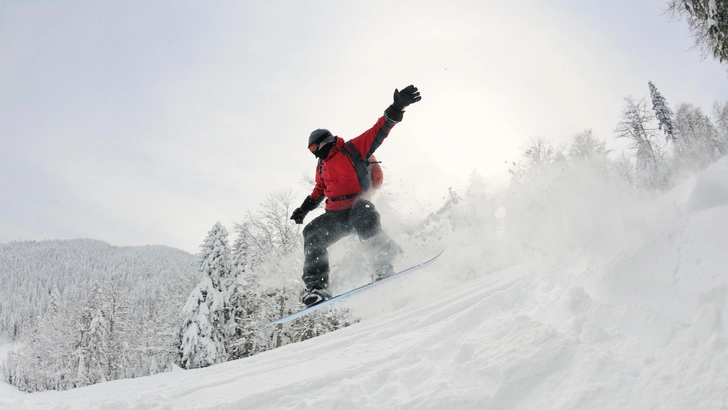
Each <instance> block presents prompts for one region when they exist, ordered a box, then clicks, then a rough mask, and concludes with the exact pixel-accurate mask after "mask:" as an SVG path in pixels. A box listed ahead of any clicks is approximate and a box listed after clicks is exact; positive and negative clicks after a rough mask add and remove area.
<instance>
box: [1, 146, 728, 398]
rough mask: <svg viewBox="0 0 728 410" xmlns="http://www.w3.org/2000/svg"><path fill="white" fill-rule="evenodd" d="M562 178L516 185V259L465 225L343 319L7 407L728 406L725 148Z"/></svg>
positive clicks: (7, 391)
mask: <svg viewBox="0 0 728 410" xmlns="http://www.w3.org/2000/svg"><path fill="white" fill-rule="evenodd" d="M591 182H594V181H593V180H592V181H591ZM569 187H570V189H571V191H569V192H570V193H567V192H566V191H559V185H558V184H555V185H553V186H549V187H547V188H548V189H545V188H544V190H543V191H541V192H539V193H532V194H531V193H525V194H524V193H520V195H526V196H528V199H529V201H528V202H529V203H530V205H528V206H526V202H524V201H523V198H521V199H520V200H519V203H520V204H522V205H523V207H524V209H523V210H519V209H518V207H516V206H513V207H511V208H509V210H508V211H507V212H509V214H508V215H507V217H508V218H515V217H518V218H519V220H521V221H522V225H521V228H522V229H521V232H520V233H519V235H518V238H515V239H514V238H513V237H509V236H508V235H509V233H508V232H506V233H505V234H503V235H501V236H500V238H501V239H500V240H501V241H502V243H501V244H500V245H501V246H504V247H505V248H508V249H509V251H510V252H511V254H509V255H508V257H503V259H502V260H501V261H506V260H519V262H518V263H515V264H511V266H509V267H506V268H502V269H498V270H496V271H488V270H487V269H485V268H483V267H485V266H496V265H498V263H496V262H492V261H491V262H489V261H484V259H486V257H488V258H494V257H496V256H493V255H492V254H486V253H483V252H484V251H483V252H480V251H479V249H480V248H479V246H482V244H481V243H480V242H479V241H477V240H475V239H474V238H472V237H468V236H462V235H461V236H460V237H459V238H457V239H459V240H458V241H455V240H450V242H451V244H452V246H450V247H448V250H447V252H446V254H445V255H443V257H442V258H441V260H440V261H438V262H437V264H435V265H433V266H432V267H430V268H428V269H427V270H425V271H421V272H418V273H416V274H413V275H411V276H409V277H407V278H406V279H401V280H394V281H392V282H390V283H388V284H383V285H382V286H380V287H379V288H378V289H377V290H373V291H372V292H368V293H365V294H362V295H361V296H358V297H356V298H352V300H351V307H352V309H353V310H354V312H357V313H358V314H359V315H360V316H361V317H362V318H363V319H362V321H361V322H360V323H357V324H355V325H353V326H351V327H348V328H345V329H341V330H339V331H336V332H333V333H329V334H326V335H324V336H321V337H318V338H315V339H311V340H308V341H306V342H303V343H299V344H294V345H288V346H284V347H282V348H279V349H276V350H273V351H269V352H266V353H263V354H260V355H257V356H254V357H251V358H248V359H244V360H238V361H233V362H228V363H224V364H221V365H216V366H212V367H209V368H205V369H199V370H189V371H177V372H171V373H164V374H159V375H155V376H151V377H144V378H138V379H133V380H121V381H115V382H109V383H102V384H98V385H94V386H89V387H85V388H80V389H74V390H71V391H64V392H43V393H37V394H23V393H19V392H17V391H16V390H14V389H12V388H10V387H8V386H7V385H0V407H2V408H3V409H138V410H142V409H292V408H293V409H316V410H320V409H350V408H365V409H369V408H371V409H386V408H408V409H409V408H411V409H603V408H614V409H647V408H659V409H723V408H728V388H726V386H728V339H727V338H726V336H727V334H726V330H727V326H728V321H727V320H726V318H728V269H727V267H728V252H726V244H728V159H727V158H724V159H723V160H721V161H720V162H718V163H716V164H714V165H712V166H711V167H710V168H708V169H707V170H705V171H703V172H701V173H700V174H699V175H697V176H696V177H693V178H692V179H690V180H689V181H686V182H684V183H683V184H681V185H680V186H678V187H677V188H675V189H673V190H672V191H670V192H668V193H667V194H665V195H663V196H661V197H660V198H658V199H657V200H653V201H649V202H641V201H633V202H629V203H628V202H623V201H621V200H622V199H623V198H626V197H627V196H619V194H617V193H616V191H615V192H612V191H604V190H603V189H601V188H603V187H599V188H600V189H596V188H594V186H593V185H590V184H589V183H585V184H582V185H579V184H578V178H572V180H570V181H569ZM592 188H594V189H592ZM590 189H592V191H594V194H593V195H591V196H590V195H586V194H585V192H587V191H589V190H590ZM617 199H619V200H617ZM534 204H537V206H534ZM555 208H558V209H561V210H562V212H551V210H553V209H555ZM512 220H513V219H511V221H512ZM559 227H560V229H559ZM471 234H472V232H470V233H469V234H468V235H471ZM451 239H452V238H451ZM524 242H527V243H528V246H523V247H522V248H520V249H516V248H517V245H518V244H520V245H522V244H523V243H524ZM520 245H518V246H520ZM524 249H531V251H530V252H529V251H526V250H524ZM514 254H515V256H514ZM468 267H469V269H468Z"/></svg>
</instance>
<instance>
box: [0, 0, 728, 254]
mask: <svg viewBox="0 0 728 410" xmlns="http://www.w3.org/2000/svg"><path fill="white" fill-rule="evenodd" d="M665 3H666V1H662V0H614V1H609V2H605V1H596V0H593V1H592V0H587V1H584V0H554V1H533V0H527V1H518V2H503V1H495V0H476V1H453V0H448V1H423V0H416V1H392V0H388V1H372V0H366V1H364V0H362V1H334V0H331V1H293V0H291V1H223V0H217V1H209V2H203V1H178V0H174V1H172V0H156V1H135V0H131V1H130V0H124V1H97V0H61V1H59V0H22V1H21V0H0V144H1V146H0V242H7V241H11V240H18V239H26V240H28V239H36V240H41V239H68V238H79V237H86V238H95V239H100V240H104V241H106V242H109V243H111V244H112V245H144V244H164V245H169V246H174V247H177V248H181V249H184V250H187V251H190V252H197V250H198V246H199V244H200V243H201V242H202V241H203V239H204V237H205V235H206V233H207V231H208V230H209V229H210V228H211V227H212V225H213V224H214V223H215V222H216V221H218V220H219V221H221V222H223V224H225V225H226V226H227V227H228V228H229V229H230V230H231V228H232V224H233V222H235V221H239V220H240V219H241V218H242V217H243V215H244V214H245V213H246V212H247V211H248V210H252V209H255V208H256V206H257V204H259V203H260V202H261V201H262V200H263V199H264V198H265V196H266V195H268V194H270V193H273V192H277V191H285V190H288V189H293V190H294V191H295V192H296V193H297V194H298V196H300V200H301V201H302V200H303V198H304V197H305V195H306V194H307V193H308V191H307V189H306V187H305V186H304V185H303V184H302V182H301V180H302V178H303V177H304V176H305V175H309V176H312V175H313V173H314V168H315V163H316V162H315V158H314V157H313V156H312V155H311V154H310V153H309V152H308V151H307V150H306V139H307V137H308V134H309V132H310V131H311V130H313V129H315V128H329V129H330V130H331V131H332V132H333V133H334V134H337V135H339V136H341V137H344V138H346V139H348V138H352V137H355V136H356V135H358V134H359V133H361V132H362V131H364V130H366V129H367V128H369V127H370V126H371V125H372V124H373V123H374V122H375V121H376V119H377V118H378V117H379V116H380V115H381V114H382V112H383V110H384V109H385V108H386V107H387V106H388V105H389V104H390V103H391V97H392V92H393V90H394V88H402V87H404V86H406V85H408V84H415V85H416V86H417V87H419V89H420V91H421V93H422V96H423V99H422V102H420V103H418V104H416V105H414V106H412V107H410V109H409V110H408V112H407V113H406V115H405V119H404V121H403V122H402V123H401V124H399V125H397V126H396V127H395V128H394V130H393V131H392V133H391V134H390V139H388V140H387V141H386V142H385V143H384V144H383V145H382V147H381V148H380V150H379V151H378V153H377V156H378V157H379V159H380V160H382V161H383V166H384V168H385V178H387V179H388V180H389V181H390V185H389V186H388V187H387V188H386V189H390V190H393V191H397V192H401V193H404V194H406V196H404V198H407V199H406V200H403V202H407V201H411V202H412V204H411V205H412V206H419V205H418V204H426V205H427V204H434V203H439V201H440V198H442V197H443V195H444V193H445V192H446V191H447V188H448V187H450V186H454V187H460V186H463V185H464V184H465V183H466V180H467V178H468V176H469V175H470V174H471V173H472V172H473V171H474V170H477V171H478V172H480V173H481V174H482V175H483V177H484V178H485V180H486V181H487V182H488V183H489V184H491V185H492V186H498V185H499V184H501V185H502V184H503V183H504V181H506V180H507V175H508V173H507V169H508V168H507V164H506V162H507V161H508V162H510V161H515V160H517V159H518V154H519V152H520V149H521V148H522V147H523V145H524V144H525V143H526V142H527V141H528V140H529V139H532V138H537V137H545V138H548V139H551V140H553V141H556V142H567V141H568V140H569V139H570V138H571V137H572V136H573V135H574V134H575V133H577V132H579V131H581V130H583V129H586V128H592V129H593V130H594V132H595V133H596V135H597V136H598V137H600V138H602V139H607V140H609V141H610V142H609V143H610V144H612V142H611V140H612V139H613V138H612V131H613V130H614V128H615V126H616V124H617V122H618V120H619V116H620V113H621V111H622V107H623V99H624V97H627V96H634V97H643V96H647V95H648V94H649V91H648V88H647V81H648V80H651V81H653V82H654V83H655V84H656V85H657V87H658V89H659V90H660V91H661V93H662V94H663V95H664V96H665V97H666V98H667V101H668V103H669V104H671V106H673V107H675V106H676V105H677V104H678V103H679V102H691V103H694V104H696V105H698V106H700V107H702V108H703V109H704V110H705V111H706V112H710V110H711V107H712V104H713V102H714V101H726V100H728V82H727V81H726V79H727V78H728V77H727V76H726V71H725V68H724V67H721V66H720V65H719V64H718V63H716V62H715V61H714V60H713V59H712V58H708V59H703V58H702V57H701V53H700V51H698V50H694V49H692V48H691V46H692V38H691V37H690V35H689V32H688V30H687V28H686V24H685V23H684V22H682V21H672V20H670V18H669V17H668V16H666V15H664V14H663V11H664V8H665ZM297 201H298V200H297Z"/></svg>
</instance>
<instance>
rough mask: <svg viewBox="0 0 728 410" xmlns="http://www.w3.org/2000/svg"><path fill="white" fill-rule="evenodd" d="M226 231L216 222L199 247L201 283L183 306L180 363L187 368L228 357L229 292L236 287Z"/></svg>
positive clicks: (219, 361) (216, 361)
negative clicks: (234, 285)
mask: <svg viewBox="0 0 728 410" xmlns="http://www.w3.org/2000/svg"><path fill="white" fill-rule="evenodd" d="M227 236H228V233H227V230H226V229H225V227H224V226H223V225H222V224H221V223H220V222H217V223H216V224H215V225H214V226H213V227H212V229H211V230H210V231H209V232H208V235H207V238H206V239H205V242H204V243H203V244H202V245H201V246H200V248H201V251H200V254H199V266H200V272H201V273H202V280H201V281H200V284H199V285H197V287H196V288H195V289H194V290H193V291H192V293H191V294H190V296H189V298H188V299H187V303H186V304H185V306H184V308H183V316H184V319H183V324H182V329H181V331H180V363H181V365H182V367H184V368H186V369H192V368H199V367H206V366H209V365H212V364H215V363H221V362H224V361H225V360H226V349H225V345H226V343H227V341H228V337H227V336H228V333H229V332H230V330H229V328H230V327H231V318H232V314H231V309H230V292H231V290H232V287H233V278H232V269H231V260H230V259H231V258H230V248H229V246H228V241H227Z"/></svg>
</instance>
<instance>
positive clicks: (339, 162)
mask: <svg viewBox="0 0 728 410" xmlns="http://www.w3.org/2000/svg"><path fill="white" fill-rule="evenodd" d="M395 124H396V122H395V121H393V120H391V119H389V118H387V117H386V116H383V117H381V118H379V120H378V121H377V123H376V124H374V126H373V127H372V128H370V129H368V130H366V131H364V133H363V134H361V135H360V136H358V137H356V138H354V139H352V140H351V141H350V142H351V143H352V144H353V145H354V147H355V148H356V150H357V151H359V154H360V155H361V156H362V158H365V159H366V158H369V157H370V156H371V155H372V154H373V153H374V151H375V150H376V149H377V148H379V146H380V145H382V142H383V141H384V139H385V138H387V135H389V131H390V130H391V129H392V127H394V125H395ZM334 144H335V145H334V147H333V148H331V152H329V155H328V156H327V157H326V159H324V160H322V161H319V163H318V165H317V166H316V186H315V187H314V189H313V192H312V193H311V198H313V199H314V200H316V201H318V200H319V199H321V198H322V196H325V197H326V198H328V199H327V200H326V210H327V211H338V210H342V209H348V208H351V206H352V205H353V204H354V202H355V201H356V200H357V198H356V197H354V196H362V195H366V194H367V193H362V192H361V187H360V186H359V180H358V179H357V176H356V171H355V170H354V165H353V164H352V161H351V159H350V158H349V157H348V156H347V155H346V154H344V153H343V152H342V148H343V147H344V144H345V142H344V139H343V138H340V137H336V142H335V143H334ZM370 160H371V161H374V159H373V158H372V159H370ZM372 165H373V166H370V170H369V173H370V175H371V177H372V186H373V187H375V188H376V187H378V186H379V185H381V181H382V170H381V168H379V164H372ZM341 197H347V198H346V199H344V198H341Z"/></svg>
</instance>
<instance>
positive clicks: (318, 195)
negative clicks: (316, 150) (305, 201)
mask: <svg viewBox="0 0 728 410" xmlns="http://www.w3.org/2000/svg"><path fill="white" fill-rule="evenodd" d="M325 190H326V184H325V183H324V179H323V178H322V177H321V161H319V164H318V165H317V166H316V186H315V187H313V192H311V198H312V199H313V200H314V201H317V202H318V203H321V201H323V200H324V191H325Z"/></svg>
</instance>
